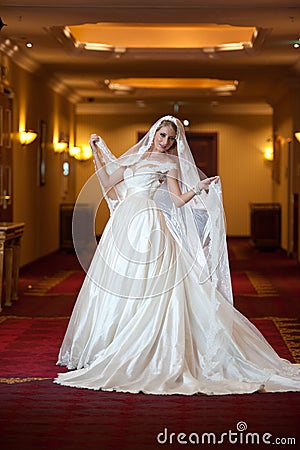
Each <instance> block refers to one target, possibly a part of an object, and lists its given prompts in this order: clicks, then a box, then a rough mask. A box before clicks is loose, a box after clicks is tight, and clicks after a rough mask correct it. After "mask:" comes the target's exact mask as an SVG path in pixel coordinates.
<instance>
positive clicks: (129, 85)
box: [104, 78, 238, 91]
mask: <svg viewBox="0 0 300 450" xmlns="http://www.w3.org/2000/svg"><path fill="white" fill-rule="evenodd" d="M104 84H105V85H106V86H107V87H108V88H109V89H111V90H115V89H116V90H124V91H130V90H133V89H206V90H207V89H220V90H235V89H236V87H237V85H238V81H236V80H220V79H217V78H118V79H114V80H105V81H104Z"/></svg>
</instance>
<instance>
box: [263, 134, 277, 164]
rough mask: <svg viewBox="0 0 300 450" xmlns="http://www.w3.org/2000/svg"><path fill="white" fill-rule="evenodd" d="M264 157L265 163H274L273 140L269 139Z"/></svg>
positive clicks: (264, 150)
mask: <svg viewBox="0 0 300 450" xmlns="http://www.w3.org/2000/svg"><path fill="white" fill-rule="evenodd" d="M263 156H264V160H265V161H273V160H274V149H273V141H272V139H267V144H266V146H265V148H264V149H263Z"/></svg>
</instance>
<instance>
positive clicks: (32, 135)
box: [19, 130, 38, 145]
mask: <svg viewBox="0 0 300 450" xmlns="http://www.w3.org/2000/svg"><path fill="white" fill-rule="evenodd" d="M37 136H38V134H37V132H36V131H33V130H25V131H20V132H19V139H20V143H21V145H28V144H31V143H32V142H34V141H35V140H36V138H37Z"/></svg>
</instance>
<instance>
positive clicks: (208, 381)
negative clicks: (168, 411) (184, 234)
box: [55, 161, 300, 395]
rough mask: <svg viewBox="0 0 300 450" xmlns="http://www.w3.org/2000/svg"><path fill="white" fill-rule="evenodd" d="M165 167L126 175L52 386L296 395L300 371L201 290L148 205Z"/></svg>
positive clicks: (207, 289) (206, 287)
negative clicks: (121, 196)
mask: <svg viewBox="0 0 300 450" xmlns="http://www.w3.org/2000/svg"><path fill="white" fill-rule="evenodd" d="M169 168H170V167H168V164H167V165H166V164H165V165H164V164H162V163H161V162H155V161H153V162H151V163H149V162H148V163H147V162H145V161H140V162H139V163H137V164H135V165H134V166H132V167H129V168H127V169H126V170H125V173H124V179H125V185H126V187H127V196H126V198H125V199H124V200H123V201H122V202H121V203H120V204H119V205H118V206H117V207H116V209H115V211H114V212H113V214H112V215H111V218H110V219H109V221H108V223H107V226H106V228H105V230H104V233H103V235H102V237H101V240H100V243H99V245H98V247H97V249H96V252H95V254H94V257H93V260H92V262H91V264H90V267H89V270H88V273H87V276H86V278H85V281H84V283H83V285H82V288H81V291H80V293H79V296H78V299H77V302H76V305H75V307H74V310H73V313H72V316H71V319H70V322H69V326H68V329H67V332H66V335H65V338H64V340H63V343H62V346H61V349H60V353H59V358H58V364H59V365H63V366H67V367H68V368H69V369H76V370H70V371H69V372H67V373H63V374H59V375H58V377H57V378H56V379H55V382H56V383H58V384H62V385H66V386H73V387H78V388H87V389H95V390H98V389H102V390H107V391H110V390H115V391H122V392H132V393H138V392H143V393H147V394H185V395H192V394H196V393H203V394H208V395H224V394H243V393H251V392H255V391H259V390H264V391H268V392H275V391H276V392H283V391H296V390H300V364H291V363H290V362H289V361H286V360H283V359H281V358H280V357H279V356H278V355H277V354H276V352H275V351H274V350H273V348H272V347H271V346H270V345H269V344H268V342H267V341H266V340H265V339H264V337H263V336H262V334H261V333H260V332H259V331H258V330H257V329H256V328H255V327H254V326H253V325H252V324H251V323H250V322H249V321H248V320H247V319H246V318H245V317H244V316H242V315H241V314H240V313H239V312H238V311H237V310H235V308H234V307H233V306H232V305H231V304H230V302H228V301H227V300H225V299H224V298H223V295H222V294H221V292H220V291H218V290H215V289H213V283H212V282H211V279H210V278H208V279H207V280H206V281H204V282H201V283H200V282H199V279H198V278H197V276H196V275H195V271H194V265H193V264H194V263H193V260H192V258H191V256H190V254H189V253H188V252H187V251H186V249H185V248H184V246H182V245H181V241H180V238H179V236H177V235H176V232H174V230H172V229H171V228H170V227H169V226H168V225H167V221H168V220H167V218H166V217H165V215H164V214H163V212H162V210H161V209H160V208H159V207H158V205H157V203H156V202H155V201H154V199H153V197H154V193H155V191H156V189H157V188H158V187H159V186H160V184H161V181H162V180H161V177H162V173H165V172H166V171H167V170H169Z"/></svg>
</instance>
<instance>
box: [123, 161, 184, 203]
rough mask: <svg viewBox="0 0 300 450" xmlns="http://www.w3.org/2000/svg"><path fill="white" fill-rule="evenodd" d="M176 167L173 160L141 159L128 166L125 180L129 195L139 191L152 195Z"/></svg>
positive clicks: (146, 195)
mask: <svg viewBox="0 0 300 450" xmlns="http://www.w3.org/2000/svg"><path fill="white" fill-rule="evenodd" d="M174 168H176V164H175V163H172V162H161V161H154V160H153V161H148V160H143V161H139V162H138V163H137V164H135V165H133V166H130V167H127V168H126V169H125V171H124V181H125V185H126V188H127V196H128V195H132V194H135V193H138V194H140V195H143V196H145V197H150V198H151V197H152V196H153V195H154V194H155V192H156V190H157V189H158V188H159V187H160V186H161V183H163V182H164V181H165V179H166V175H167V173H168V171H169V170H171V169H174Z"/></svg>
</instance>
